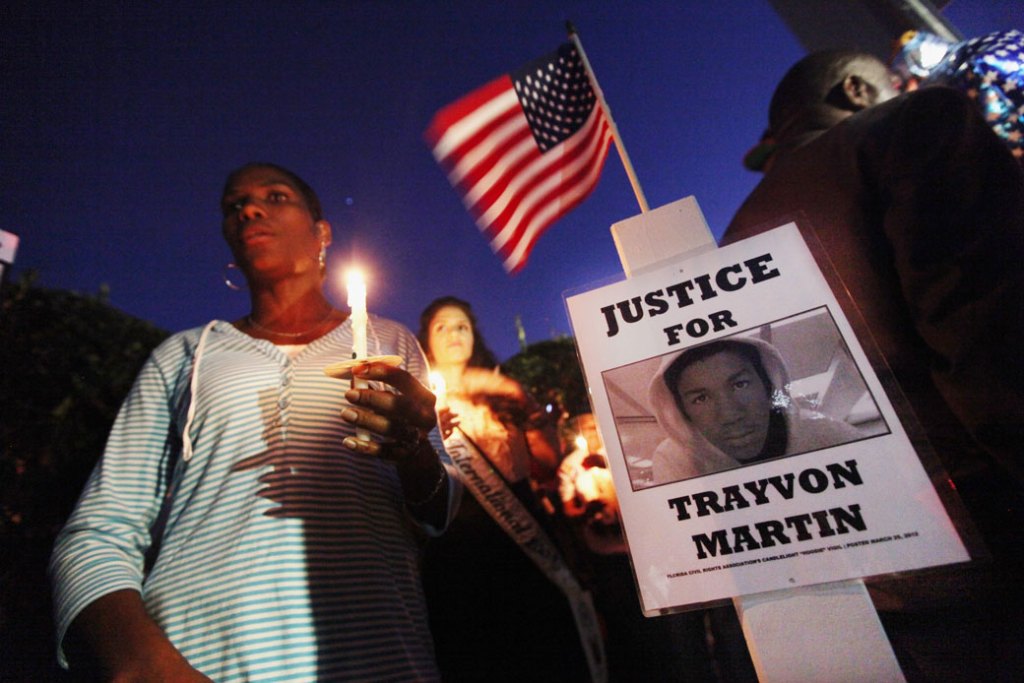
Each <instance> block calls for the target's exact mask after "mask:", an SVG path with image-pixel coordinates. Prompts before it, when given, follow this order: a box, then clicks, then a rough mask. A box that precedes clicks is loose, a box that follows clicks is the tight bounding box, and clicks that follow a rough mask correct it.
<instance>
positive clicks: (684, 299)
mask: <svg viewBox="0 0 1024 683" xmlns="http://www.w3.org/2000/svg"><path fill="white" fill-rule="evenodd" d="M567 307H568V310H569V315H570V319H571V321H572V325H573V329H574V332H575V336H576V341H577V345H578V347H579V351H580V357H581V360H582V363H583V367H584V373H585V375H586V379H587V383H588V385H589V388H590V392H591V397H592V401H593V404H594V412H595V415H596V417H597V419H598V422H599V424H600V426H601V432H602V435H603V437H604V440H605V445H606V448H607V452H608V460H609V465H610V467H611V470H612V475H613V478H614V481H615V486H616V490H617V491H618V496H619V503H620V506H621V509H622V520H623V527H624V531H625V534H626V539H627V542H628V546H629V551H630V556H631V559H632V563H633V568H634V572H635V574H636V580H637V584H638V587H639V590H640V597H641V603H642V605H643V609H644V612H645V613H646V614H649V615H651V614H657V613H659V612H662V611H667V610H673V609H677V608H681V607H686V606H690V605H700V604H706V603H711V602H716V601H719V600H723V599H726V598H730V597H735V596H741V595H748V594H752V593H759V592H764V591H772V590H778V589H783V588H793V587H797V586H803V585H810V584H817V583H824V582H831V581H840V580H845V579H851V578H858V577H867V576H875V575H881V574H889V573H893V572H899V571H907V570H912V569H920V568H925V567H930V566H937V565H942V564H950V563H956V562H966V561H968V560H969V555H968V553H967V551H966V550H965V548H964V546H963V544H962V542H961V540H960V538H959V536H958V534H957V532H956V530H955V528H954V526H953V524H952V523H951V521H950V519H949V517H948V515H947V514H946V511H945V509H944V507H943V505H942V503H941V501H940V500H939V497H938V496H937V494H936V491H935V489H934V487H933V486H932V484H931V482H930V480H929V478H928V476H927V474H926V473H925V470H924V468H923V467H922V465H921V461H920V460H919V458H918V457H917V454H916V453H915V451H914V448H913V447H912V445H911V442H910V440H909V438H908V436H907V432H906V430H905V428H904V427H903V425H902V424H901V422H900V419H899V417H898V416H897V413H896V411H895V409H894V407H893V405H892V402H891V401H890V400H889V398H888V397H887V396H886V393H885V391H884V390H883V388H882V385H881V383H880V382H879V380H878V378H877V376H876V375H875V373H874V372H873V370H872V368H871V365H870V364H869V363H868V360H867V357H866V355H865V353H864V350H863V349H862V347H861V345H860V344H859V343H858V341H857V338H856V337H855V335H854V333H853V330H852V328H851V327H850V325H849V323H848V322H847V320H846V318H845V317H844V315H843V312H842V310H840V307H839V305H838V302H837V301H836V298H835V296H833V294H832V292H831V290H830V289H829V287H828V284H827V283H826V280H825V278H824V277H823V276H822V274H821V271H820V270H819V269H818V267H817V265H816V263H815V261H814V258H813V257H812V255H811V253H810V251H809V250H808V248H807V245H806V244H805V243H804V241H803V238H802V237H801V235H800V232H799V230H798V229H797V227H796V226H795V225H792V224H790V225H787V226H783V227H781V228H778V229H776V230H773V231H770V232H768V233H764V234H762V235H759V236H757V237H754V238H751V239H748V240H744V241H743V242H739V243H736V244H734V245H730V246H728V247H725V248H722V249H718V250H715V251H713V252H708V253H703V254H700V255H697V256H694V257H692V258H687V259H683V260H681V261H679V262H675V263H671V264H669V265H664V266H661V267H658V268H657V269H656V270H652V271H649V272H645V273H642V274H637V275H634V276H633V277H632V278H631V279H630V280H628V281H624V282H619V283H616V284H613V285H609V286H605V287H601V288H598V289H595V290H592V291H589V292H585V293H582V294H576V295H572V296H569V297H567ZM711 342H714V343H715V345H716V346H714V347H712V346H710V345H709V343H711ZM721 342H725V343H724V344H722V343H721ZM701 354H702V355H701ZM666 377H667V379H666Z"/></svg>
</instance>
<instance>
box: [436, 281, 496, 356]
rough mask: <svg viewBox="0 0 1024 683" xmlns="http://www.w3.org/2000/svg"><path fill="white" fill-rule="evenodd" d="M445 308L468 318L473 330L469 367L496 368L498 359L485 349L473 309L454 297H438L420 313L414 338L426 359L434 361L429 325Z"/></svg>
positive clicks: (485, 345) (485, 344)
mask: <svg viewBox="0 0 1024 683" xmlns="http://www.w3.org/2000/svg"><path fill="white" fill-rule="evenodd" d="M445 306H453V307H455V308H457V309H459V310H460V311H462V312H463V313H465V314H466V317H467V318H469V325H470V328H471V329H472V330H473V353H472V355H470V357H469V367H471V368H487V369H488V370H491V369H493V368H496V367H498V359H497V357H496V356H495V355H494V353H493V352H492V351H491V350H490V349H489V348H488V347H487V342H485V341H484V336H483V334H481V333H480V327H479V325H477V322H476V316H475V315H473V309H472V308H471V307H470V305H469V303H468V302H466V301H463V300H462V299H459V298H457V297H454V296H442V297H438V298H437V299H434V300H433V301H431V302H430V303H429V304H427V307H426V308H424V309H423V312H422V313H420V328H419V331H418V332H417V333H416V338H417V339H419V342H420V346H422V347H423V352H424V353H426V354H427V359H428V360H430V361H433V360H434V359H433V357H432V355H431V353H430V323H431V322H433V320H434V316H435V315H437V312H438V311H439V310H441V309H442V308H444V307H445Z"/></svg>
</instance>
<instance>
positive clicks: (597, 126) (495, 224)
mask: <svg viewBox="0 0 1024 683" xmlns="http://www.w3.org/2000/svg"><path fill="white" fill-rule="evenodd" d="M592 119H593V120H592V122H591V124H590V126H589V130H587V132H586V133H585V135H586V137H584V138H582V139H581V138H580V137H574V138H572V139H571V140H567V141H566V142H565V143H563V147H562V150H563V153H562V154H560V155H559V156H558V157H556V158H555V163H553V164H551V165H549V166H547V167H546V168H543V169H540V170H538V171H536V172H535V173H534V174H533V175H532V176H528V180H527V182H525V183H523V185H522V186H521V187H520V188H518V190H517V191H516V192H515V193H514V195H513V197H512V199H511V201H509V203H508V205H507V206H506V207H505V208H504V209H503V210H502V211H501V213H500V214H499V215H498V216H496V217H495V219H494V220H493V221H492V222H491V224H490V225H489V226H487V235H488V236H489V237H491V238H494V237H496V236H497V235H498V233H499V232H501V231H502V230H503V229H505V227H506V226H507V225H508V224H509V222H510V221H512V220H514V219H515V216H516V211H518V210H519V209H520V207H521V206H522V205H523V202H524V201H525V200H526V199H528V198H529V197H530V195H531V193H532V192H533V191H534V190H535V189H537V187H538V186H540V185H541V184H542V183H544V182H545V181H547V180H548V179H550V178H552V177H554V176H556V175H557V174H558V173H561V172H562V170H563V169H565V168H566V167H567V166H570V165H571V164H572V163H573V162H575V161H576V160H577V159H579V158H580V157H581V156H582V155H583V154H586V153H587V152H588V150H589V149H590V148H591V146H593V147H594V148H595V149H596V146H597V144H596V139H597V136H598V135H599V134H600V132H601V127H602V124H603V122H604V117H603V116H602V115H601V112H600V110H599V109H595V112H594V114H593V115H592ZM549 154H550V153H549ZM570 186H571V182H570V179H564V180H563V181H562V182H561V183H560V184H559V185H558V186H556V187H555V188H554V190H553V191H554V192H558V191H560V190H561V188H565V187H570ZM548 194H551V193H548ZM525 218H526V217H525V216H524V217H520V218H519V219H518V221H517V222H520V223H521V222H524V221H525Z"/></svg>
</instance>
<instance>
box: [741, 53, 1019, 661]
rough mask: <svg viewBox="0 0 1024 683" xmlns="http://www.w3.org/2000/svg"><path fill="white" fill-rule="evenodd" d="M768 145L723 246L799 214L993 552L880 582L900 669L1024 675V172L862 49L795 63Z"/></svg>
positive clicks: (961, 113) (961, 110)
mask: <svg viewBox="0 0 1024 683" xmlns="http://www.w3.org/2000/svg"><path fill="white" fill-rule="evenodd" d="M767 137H769V138H771V139H772V140H773V142H774V153H773V154H772V155H771V158H770V159H769V161H768V163H767V164H765V165H764V168H765V176H764V178H763V179H762V181H761V182H760V183H759V184H758V186H757V187H756V188H755V189H754V190H753V192H752V193H751V194H750V196H749V197H748V198H747V199H746V201H745V202H744V203H743V205H742V206H741V207H740V209H739V211H738V212H737V213H736V215H735V217H734V218H733V220H732V222H731V223H730V225H729V226H728V228H727V230H726V232H725V235H724V237H723V243H732V242H735V241H737V240H740V239H743V238H745V237H749V236H752V235H755V234H758V233H760V232H763V231H765V230H769V229H771V228H774V227H777V226H779V225H782V224H784V223H786V222H788V221H790V220H795V221H796V222H797V223H798V224H800V225H802V226H803V228H804V229H805V231H809V232H810V233H811V234H812V235H813V236H814V238H815V239H816V240H817V241H819V242H820V245H821V247H822V248H823V252H824V254H825V257H824V260H825V261H827V263H823V264H822V265H823V266H825V268H826V269H834V270H835V272H836V273H837V275H838V276H839V278H840V279H841V281H842V286H843V287H844V288H845V289H846V290H847V292H848V293H849V294H850V298H851V300H852V305H847V309H848V310H846V313H847V316H848V317H850V318H851V319H852V320H860V319H862V320H863V323H864V326H865V327H866V329H867V334H868V335H869V336H870V339H864V338H862V340H861V341H862V342H864V343H866V344H867V345H871V344H873V345H876V346H877V348H878V350H879V351H880V352H881V355H882V356H883V357H884V360H885V363H886V364H887V366H888V369H890V370H891V371H892V374H893V376H894V377H895V379H896V380H897V382H898V385H899V388H900V390H901V392H902V394H903V395H904V396H905V398H906V399H907V401H908V402H909V405H910V407H911V408H912V413H913V415H914V416H915V417H914V418H912V419H915V420H916V421H917V422H919V423H920V425H921V426H922V427H923V429H924V433H925V434H926V436H927V440H928V442H929V444H930V448H931V449H933V450H934V452H935V454H936V455H937V456H938V458H939V460H940V461H941V464H942V465H943V467H944V469H945V471H946V473H947V474H948V477H949V478H950V479H951V481H952V484H953V487H955V489H956V491H957V493H958V494H959V496H960V498H961V499H962V500H963V502H964V503H965V505H966V507H967V509H968V511H969V515H970V518H971V519H972V520H973V522H974V524H976V525H977V527H978V529H979V530H980V532H981V536H982V538H983V539H984V541H985V545H987V547H988V550H989V551H990V552H991V554H992V561H990V562H982V563H973V564H971V565H967V566H961V567H951V568H945V569H943V570H940V571H937V572H935V573H929V574H920V575H917V576H914V577H910V578H907V579H902V580H891V581H885V582H873V583H871V584H869V587H870V588H871V589H872V596H873V598H874V599H875V603H876V606H877V607H878V609H879V613H880V615H881V617H882V620H883V624H884V625H885V627H886V630H887V633H888V635H889V637H890V640H891V641H892V644H893V647H894V650H895V651H896V654H897V657H898V658H899V660H900V663H901V665H902V666H903V668H904V670H905V673H906V674H907V676H908V678H909V679H910V680H912V681H913V680H943V681H955V680H1019V676H1020V675H1022V672H1024V657H1022V653H1024V648H1021V647H1020V643H1022V642H1024V635H1022V627H1021V620H1020V618H1019V607H1020V605H1021V590H1020V588H1019V587H1018V585H1019V581H1020V576H1021V573H1020V572H1021V569H1022V567H1024V561H1022V557H1021V555H1022V553H1021V549H1020V548H1021V529H1022V528H1024V526H1022V519H1021V510H1022V508H1024V505H1022V502H1024V458H1022V449H1024V446H1022V444H1024V354H1021V353H1020V351H1019V350H1018V349H1017V344H1018V343H1019V340H1021V339H1024V304H1022V292H1024V270H1022V267H1021V263H1022V262H1024V174H1022V171H1021V167H1020V165H1019V164H1018V163H1017V162H1016V161H1015V160H1014V158H1013V156H1012V155H1011V154H1010V152H1009V150H1008V149H1007V148H1006V146H1005V145H1004V144H1003V143H1002V142H1001V141H1000V140H999V138H998V137H997V136H996V135H995V134H994V133H993V132H992V130H991V129H990V128H989V126H988V125H987V124H986V122H985V121H984V119H983V118H982V117H981V115H980V114H979V113H978V111H977V107H976V105H975V103H974V102H973V101H971V100H970V99H969V98H967V97H966V96H965V95H963V94H962V93H960V92H958V91H955V90H953V89H950V88H945V87H927V88H922V89H920V90H918V91H915V92H911V93H908V94H905V95H899V96H897V95H896V93H895V89H894V80H893V75H892V74H891V73H889V72H888V71H887V69H886V68H885V65H884V64H883V63H882V62H881V61H880V60H878V59H876V58H874V57H873V56H871V55H868V54H862V53H856V52H822V53H814V54H812V55H809V56H807V57H805V58H804V59H802V60H801V61H800V62H798V63H797V64H796V65H794V66H793V67H792V69H791V70H790V71H789V72H788V73H787V74H786V75H785V76H784V78H783V79H782V81H781V82H780V83H779V86H778V87H777V89H776V91H775V94H774V96H773V98H772V102H771V107H770V112H769V131H768V134H767ZM942 486H943V485H942V484H941V483H940V484H939V487H940V488H941V487H942ZM946 488H949V487H948V486H946Z"/></svg>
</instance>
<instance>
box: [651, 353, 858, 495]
mask: <svg viewBox="0 0 1024 683" xmlns="http://www.w3.org/2000/svg"><path fill="white" fill-rule="evenodd" d="M730 341H733V342H739V343H743V344H749V345H750V346H753V347H754V348H755V349H757V351H758V354H759V357H760V359H761V364H762V366H763V367H764V370H765V373H766V374H767V375H768V379H769V381H770V383H771V387H770V394H771V397H770V398H771V405H772V407H773V408H776V409H778V410H780V411H781V412H782V414H783V415H784V418H785V420H786V431H787V440H786V447H785V453H784V455H794V454H797V453H806V452H809V451H814V450H818V449H820V448H827V447H829V446H835V445H838V444H842V443H847V442H849V441H855V440H857V439H859V438H862V435H861V433H860V432H859V431H858V430H857V429H856V428H855V427H853V426H851V425H849V424H847V423H845V422H840V421H838V420H834V419H832V418H830V417H827V416H825V415H823V414H821V413H818V412H814V411H811V410H806V409H801V408H799V407H798V406H797V405H796V404H795V403H794V402H793V400H792V399H791V397H790V395H789V373H788V372H787V370H786V365H785V362H784V361H783V360H782V356H781V355H780V354H779V352H778V350H777V349H776V348H775V347H773V346H772V345H770V344H768V343H766V342H763V341H761V340H759V339H752V338H736V337H733V338H731V339H730ZM691 348H692V347H691ZM688 350H690V349H687V350H684V351H681V352H679V353H674V354H670V355H667V356H665V358H664V359H662V362H661V365H660V366H659V368H658V372H657V373H656V374H655V375H654V377H652V378H651V383H650V385H649V387H648V401H649V404H650V408H651V412H652V413H653V414H654V416H655V417H656V418H657V420H658V424H659V425H660V426H661V428H662V430H663V431H664V432H665V434H666V436H667V438H665V439H664V440H663V441H662V442H661V443H660V444H659V445H658V447H657V449H655V451H654V457H653V473H652V474H653V476H652V482H651V485H652V486H656V485H658V484H667V483H669V482H673V481H680V480H682V479H689V478H691V477H697V476H701V475H704V474H710V473H712V472H718V471H720V470H726V469H732V468H734V467H739V466H740V465H742V464H743V463H741V462H740V461H739V460H736V459H735V458H733V457H731V456H729V455H727V454H726V453H724V452H723V451H722V450H720V449H719V448H717V447H715V446H714V445H713V444H711V442H709V441H708V440H707V439H706V438H704V436H703V435H702V434H701V433H700V431H698V430H697V429H694V427H693V425H692V424H691V423H690V421H689V420H688V419H687V418H686V417H685V416H684V415H683V414H682V413H681V412H680V411H679V408H678V407H677V405H676V402H675V399H674V397H673V396H672V392H670V391H669V389H668V387H667V386H666V384H665V380H664V375H665V372H666V370H668V368H669V366H670V365H672V363H673V362H674V361H675V360H676V358H678V357H679V356H680V355H682V354H683V353H686V351H688Z"/></svg>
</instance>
